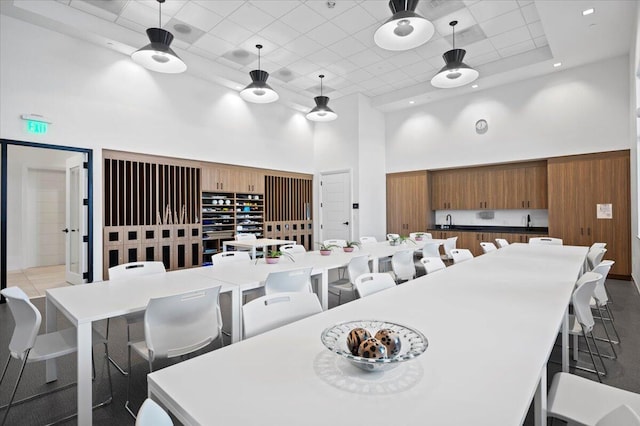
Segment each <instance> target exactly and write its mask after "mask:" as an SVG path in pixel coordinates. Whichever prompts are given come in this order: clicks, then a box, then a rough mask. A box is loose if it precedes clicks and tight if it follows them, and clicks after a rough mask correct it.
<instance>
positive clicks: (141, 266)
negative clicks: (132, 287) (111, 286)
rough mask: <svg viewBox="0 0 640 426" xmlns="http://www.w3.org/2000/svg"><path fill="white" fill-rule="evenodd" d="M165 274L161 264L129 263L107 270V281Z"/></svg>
mask: <svg viewBox="0 0 640 426" xmlns="http://www.w3.org/2000/svg"><path fill="white" fill-rule="evenodd" d="M161 272H167V270H166V269H165V267H164V263H162V262H130V263H123V264H122V265H117V266H113V267H111V268H109V280H111V281H113V280H121V279H123V278H130V277H139V276H142V275H151V274H159V273H161Z"/></svg>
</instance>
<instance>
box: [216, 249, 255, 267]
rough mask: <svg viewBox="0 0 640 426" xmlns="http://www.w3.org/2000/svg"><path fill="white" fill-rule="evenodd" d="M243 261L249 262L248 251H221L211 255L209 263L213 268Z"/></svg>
mask: <svg viewBox="0 0 640 426" xmlns="http://www.w3.org/2000/svg"><path fill="white" fill-rule="evenodd" d="M243 260H251V256H250V255H249V252H248V251H223V252H222V253H216V254H213V255H211V263H212V264H213V266H216V265H220V264H223V263H232V262H241V261H243Z"/></svg>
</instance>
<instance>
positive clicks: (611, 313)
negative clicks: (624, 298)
mask: <svg viewBox="0 0 640 426" xmlns="http://www.w3.org/2000/svg"><path fill="white" fill-rule="evenodd" d="M604 307H605V308H606V309H607V313H608V314H609V318H610V319H611V326H612V327H613V332H614V333H615V334H616V338H617V339H618V342H622V340H620V335H619V334H618V330H616V324H615V322H614V321H613V312H611V309H610V308H609V304H606V305H604Z"/></svg>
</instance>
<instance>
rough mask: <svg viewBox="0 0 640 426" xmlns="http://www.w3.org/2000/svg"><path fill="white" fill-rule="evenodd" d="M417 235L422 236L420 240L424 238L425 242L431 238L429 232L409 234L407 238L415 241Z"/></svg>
mask: <svg viewBox="0 0 640 426" xmlns="http://www.w3.org/2000/svg"><path fill="white" fill-rule="evenodd" d="M418 234H422V238H424V239H425V240H430V239H432V238H433V235H431V233H430V232H410V233H409V238H411V239H413V240H415V239H416V237H417V236H418Z"/></svg>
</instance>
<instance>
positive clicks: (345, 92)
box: [340, 84, 366, 96]
mask: <svg viewBox="0 0 640 426" xmlns="http://www.w3.org/2000/svg"><path fill="white" fill-rule="evenodd" d="M365 92H366V91H365V89H363V88H362V87H360V86H358V85H357V84H351V85H350V86H346V87H343V88H342V89H340V93H341V94H342V96H349V95H352V94H354V93H362V94H366V93H365Z"/></svg>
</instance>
